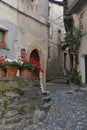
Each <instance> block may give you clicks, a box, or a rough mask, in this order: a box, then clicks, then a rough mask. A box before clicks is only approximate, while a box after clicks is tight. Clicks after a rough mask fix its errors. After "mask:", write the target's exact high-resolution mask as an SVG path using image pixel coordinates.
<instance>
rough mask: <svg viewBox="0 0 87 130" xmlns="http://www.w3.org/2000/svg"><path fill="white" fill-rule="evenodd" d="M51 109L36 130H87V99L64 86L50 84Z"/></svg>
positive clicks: (81, 93) (80, 93)
mask: <svg viewBox="0 0 87 130" xmlns="http://www.w3.org/2000/svg"><path fill="white" fill-rule="evenodd" d="M47 89H48V91H49V92H50V96H51V99H52V100H51V108H50V111H49V113H48V116H47V118H46V120H45V121H43V122H42V123H39V124H38V125H37V128H35V129H34V130H87V97H86V96H84V93H83V92H72V91H71V90H70V87H69V86H68V85H67V86H66V85H64V84H63V85H62V84H54V83H48V87H47Z"/></svg>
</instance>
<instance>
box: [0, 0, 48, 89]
mask: <svg viewBox="0 0 87 130" xmlns="http://www.w3.org/2000/svg"><path fill="white" fill-rule="evenodd" d="M2 40H3V43H2ZM22 49H25V50H26V53H27V54H28V55H29V57H30V55H31V53H34V54H35V53H37V55H38V56H39V58H40V63H41V65H42V66H43V68H44V73H40V81H41V84H42V85H43V86H44V88H45V80H46V76H45V75H46V60H47V54H48V0H45V1H43V0H0V55H6V56H7V57H8V58H10V59H15V58H17V57H18V56H19V55H20V53H21V50H22Z"/></svg>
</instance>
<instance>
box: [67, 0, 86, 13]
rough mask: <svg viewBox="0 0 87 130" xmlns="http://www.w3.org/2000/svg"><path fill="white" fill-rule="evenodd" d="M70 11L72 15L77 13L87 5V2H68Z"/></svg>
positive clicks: (69, 0) (80, 0)
mask: <svg viewBox="0 0 87 130" xmlns="http://www.w3.org/2000/svg"><path fill="white" fill-rule="evenodd" d="M67 2H68V11H69V12H70V13H76V12H78V11H80V9H81V8H82V7H83V6H84V5H85V3H87V0H67Z"/></svg>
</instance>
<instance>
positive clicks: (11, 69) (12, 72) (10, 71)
mask: <svg viewBox="0 0 87 130" xmlns="http://www.w3.org/2000/svg"><path fill="white" fill-rule="evenodd" d="M6 70H7V77H11V78H13V77H16V74H17V70H18V67H17V66H6Z"/></svg>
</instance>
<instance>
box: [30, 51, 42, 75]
mask: <svg viewBox="0 0 87 130" xmlns="http://www.w3.org/2000/svg"><path fill="white" fill-rule="evenodd" d="M29 58H30V59H31V58H32V59H33V60H34V62H35V63H36V64H37V66H39V64H40V57H39V54H38V51H37V49H34V50H32V52H31V53H30V57H29ZM39 74H40V71H39V70H38V69H37V70H36V75H37V77H40V75H39Z"/></svg>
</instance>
